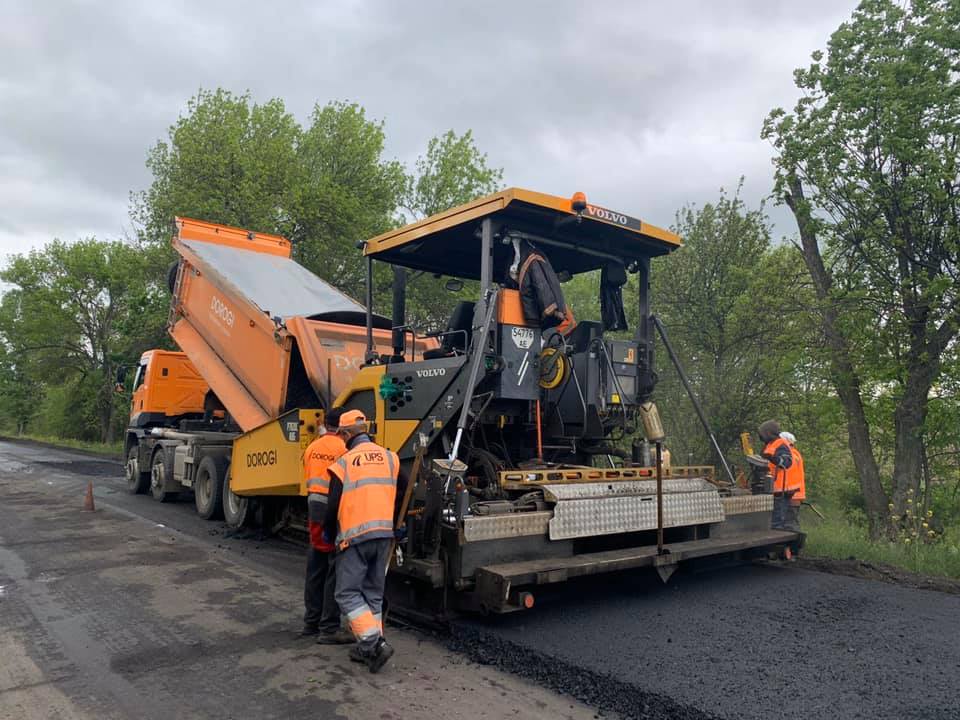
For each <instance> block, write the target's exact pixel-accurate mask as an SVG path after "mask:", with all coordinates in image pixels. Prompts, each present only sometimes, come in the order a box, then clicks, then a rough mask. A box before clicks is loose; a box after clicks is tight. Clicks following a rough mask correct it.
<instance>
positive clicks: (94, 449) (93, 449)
mask: <svg viewBox="0 0 960 720" xmlns="http://www.w3.org/2000/svg"><path fill="white" fill-rule="evenodd" d="M7 437H9V438H10V439H12V440H32V441H34V442H41V443H48V444H50V445H56V446H58V447H65V448H72V449H74V450H84V451H86V452H90V453H96V454H97V455H110V456H113V457H116V456H117V455H122V454H123V441H122V440H118V441H117V442H114V443H100V442H88V441H86V440H74V439H72V438H58V437H48V436H46V435H31V434H29V433H26V434H24V435H14V434H12V433H11V434H9V435H7Z"/></svg>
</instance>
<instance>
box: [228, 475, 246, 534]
mask: <svg viewBox="0 0 960 720" xmlns="http://www.w3.org/2000/svg"><path fill="white" fill-rule="evenodd" d="M249 514H250V498H246V497H242V496H240V495H235V494H234V492H233V491H232V490H231V489H230V466H229V465H227V471H226V472H225V473H224V476H223V519H224V521H226V523H227V525H229V526H230V527H232V528H235V529H236V528H242V527H243V526H244V525H246V524H247V520H248V519H249Z"/></svg>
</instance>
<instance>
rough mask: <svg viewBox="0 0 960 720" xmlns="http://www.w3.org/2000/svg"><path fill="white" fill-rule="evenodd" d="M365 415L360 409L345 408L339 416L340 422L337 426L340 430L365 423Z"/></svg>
mask: <svg viewBox="0 0 960 720" xmlns="http://www.w3.org/2000/svg"><path fill="white" fill-rule="evenodd" d="M366 424H367V416H366V415H364V414H363V412H362V411H360V410H347V411H346V412H345V413H344V414H343V415H341V416H340V424H339V425H338V426H337V427H338V428H339V429H340V430H348V429H351V428H355V427H357V426H358V425H364V426H365V425H366Z"/></svg>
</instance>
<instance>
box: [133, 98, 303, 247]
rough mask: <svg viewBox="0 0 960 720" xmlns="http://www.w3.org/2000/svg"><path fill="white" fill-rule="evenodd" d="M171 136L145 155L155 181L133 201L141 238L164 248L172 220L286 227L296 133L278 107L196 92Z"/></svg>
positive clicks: (294, 172)
mask: <svg viewBox="0 0 960 720" xmlns="http://www.w3.org/2000/svg"><path fill="white" fill-rule="evenodd" d="M168 135H169V139H168V140H167V141H163V140H161V141H159V142H157V144H156V145H154V146H153V148H151V150H150V151H149V153H148V154H147V168H148V169H149V170H150V172H151V173H152V174H153V178H154V179H153V183H152V184H151V186H150V188H149V189H147V190H146V191H143V192H139V193H136V194H134V195H132V197H131V200H132V207H131V216H132V218H133V220H134V221H135V223H136V224H137V226H138V228H139V231H140V235H141V237H142V238H143V239H145V240H147V241H150V242H159V243H166V242H167V241H168V240H169V238H170V236H171V235H172V233H173V226H172V223H173V218H174V217H175V216H177V215H185V216H188V217H195V218H199V219H202V220H207V221H210V222H216V223H223V224H226V225H234V226H236V227H243V228H251V229H256V230H259V231H261V232H281V231H283V230H285V229H287V227H288V224H289V222H290V218H289V216H288V214H287V209H288V208H289V207H290V205H291V199H292V198H291V194H292V190H293V187H294V185H295V181H296V179H297V169H298V166H297V162H296V143H297V140H298V138H299V135H300V127H299V125H298V124H297V122H296V120H295V119H294V118H293V116H292V115H290V114H289V113H288V112H287V111H286V109H285V108H284V105H283V102H282V101H280V100H277V99H273V100H270V101H268V102H266V103H264V104H262V105H259V104H256V103H252V102H251V100H250V96H249V95H247V94H244V95H239V96H238V95H234V94H232V93H230V92H229V91H226V90H221V89H217V90H215V91H209V90H201V91H200V92H199V93H198V94H197V95H196V97H194V98H191V99H190V100H189V101H188V103H187V113H186V115H184V116H182V117H180V118H179V119H178V120H177V122H176V123H175V124H173V125H172V126H171V127H170V130H169V133H168Z"/></svg>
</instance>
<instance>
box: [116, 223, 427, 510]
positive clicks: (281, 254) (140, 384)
mask: <svg viewBox="0 0 960 720" xmlns="http://www.w3.org/2000/svg"><path fill="white" fill-rule="evenodd" d="M175 226H176V233H175V235H174V237H173V247H174V249H175V250H176V251H177V253H178V254H179V256H180V259H179V262H178V263H177V265H176V266H175V268H171V274H170V289H171V292H172V300H171V308H170V320H169V326H168V327H169V332H170V335H171V336H172V337H173V339H174V341H175V342H176V343H177V345H178V346H179V347H180V349H181V352H179V353H175V352H167V351H160V350H151V351H148V352H146V353H144V355H143V356H142V358H141V361H140V366H139V367H138V369H137V373H136V378H135V380H134V386H135V387H134V394H133V403H132V407H131V413H130V426H129V428H128V431H127V434H126V457H127V464H126V475H127V485H128V488H129V490H130V491H131V492H134V493H137V492H146V491H147V490H149V491H150V492H151V494H152V495H153V496H154V498H156V499H158V500H160V501H167V500H170V499H172V498H175V497H177V496H178V495H179V494H180V493H182V492H184V491H192V492H193V494H194V498H195V501H196V505H197V511H198V512H199V513H200V514H201V515H202V516H203V517H205V518H212V517H214V516H219V515H220V514H223V515H224V516H225V518H226V520H227V522H228V523H229V524H231V525H234V526H239V525H241V524H242V523H243V522H244V521H245V519H246V517H247V513H248V508H249V503H248V500H249V498H250V497H251V496H252V495H258V496H261V497H267V498H276V499H278V500H280V502H274V503H264V505H269V506H270V510H271V511H275V512H280V513H284V512H287V511H288V510H289V509H290V508H289V503H285V502H283V499H286V498H291V497H293V498H296V497H300V496H304V495H305V494H306V489H305V486H304V483H303V480H302V454H303V449H304V448H305V447H306V446H307V445H308V444H309V443H310V442H311V441H312V440H313V438H314V437H315V436H316V431H317V426H318V423H320V422H322V418H323V408H326V407H330V405H331V404H332V400H333V399H334V398H336V397H337V395H338V394H340V393H341V392H342V391H343V390H344V389H346V387H347V386H348V385H349V382H350V380H351V379H352V378H353V376H354V375H355V374H356V371H357V370H358V369H359V368H360V366H361V365H362V364H363V362H364V359H365V358H366V357H367V356H368V355H370V354H371V353H373V354H378V355H379V354H389V353H390V352H391V347H392V346H391V342H393V340H394V338H393V333H392V331H391V326H390V321H389V320H387V319H386V318H382V317H378V316H374V317H373V318H372V321H371V327H370V329H369V337H370V340H371V341H372V342H371V343H370V345H371V346H370V347H368V328H367V322H368V320H367V314H366V312H365V310H364V307H363V306H362V305H359V304H358V303H356V302H355V301H354V300H352V299H351V298H350V297H348V296H347V295H344V294H343V293H341V292H340V291H339V290H337V289H336V288H334V287H332V286H331V285H329V284H328V283H325V282H324V281H322V280H321V279H320V278H318V277H317V276H316V275H314V274H313V273H311V272H310V271H308V270H307V269H306V268H304V267H302V266H301V265H299V264H298V263H296V262H295V261H294V260H292V259H291V257H290V255H291V245H290V242H289V241H287V240H286V239H284V238H282V237H278V236H275V235H267V234H263V233H255V232H249V231H247V230H241V229H238V228H231V227H226V226H223V225H214V224H211V223H206V222H201V221H198V220H191V219H188V218H177V219H176V225H175ZM436 344H437V343H436V342H435V341H418V342H417V349H418V351H419V352H422V350H423V349H424V347H432V346H435V345H436Z"/></svg>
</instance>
